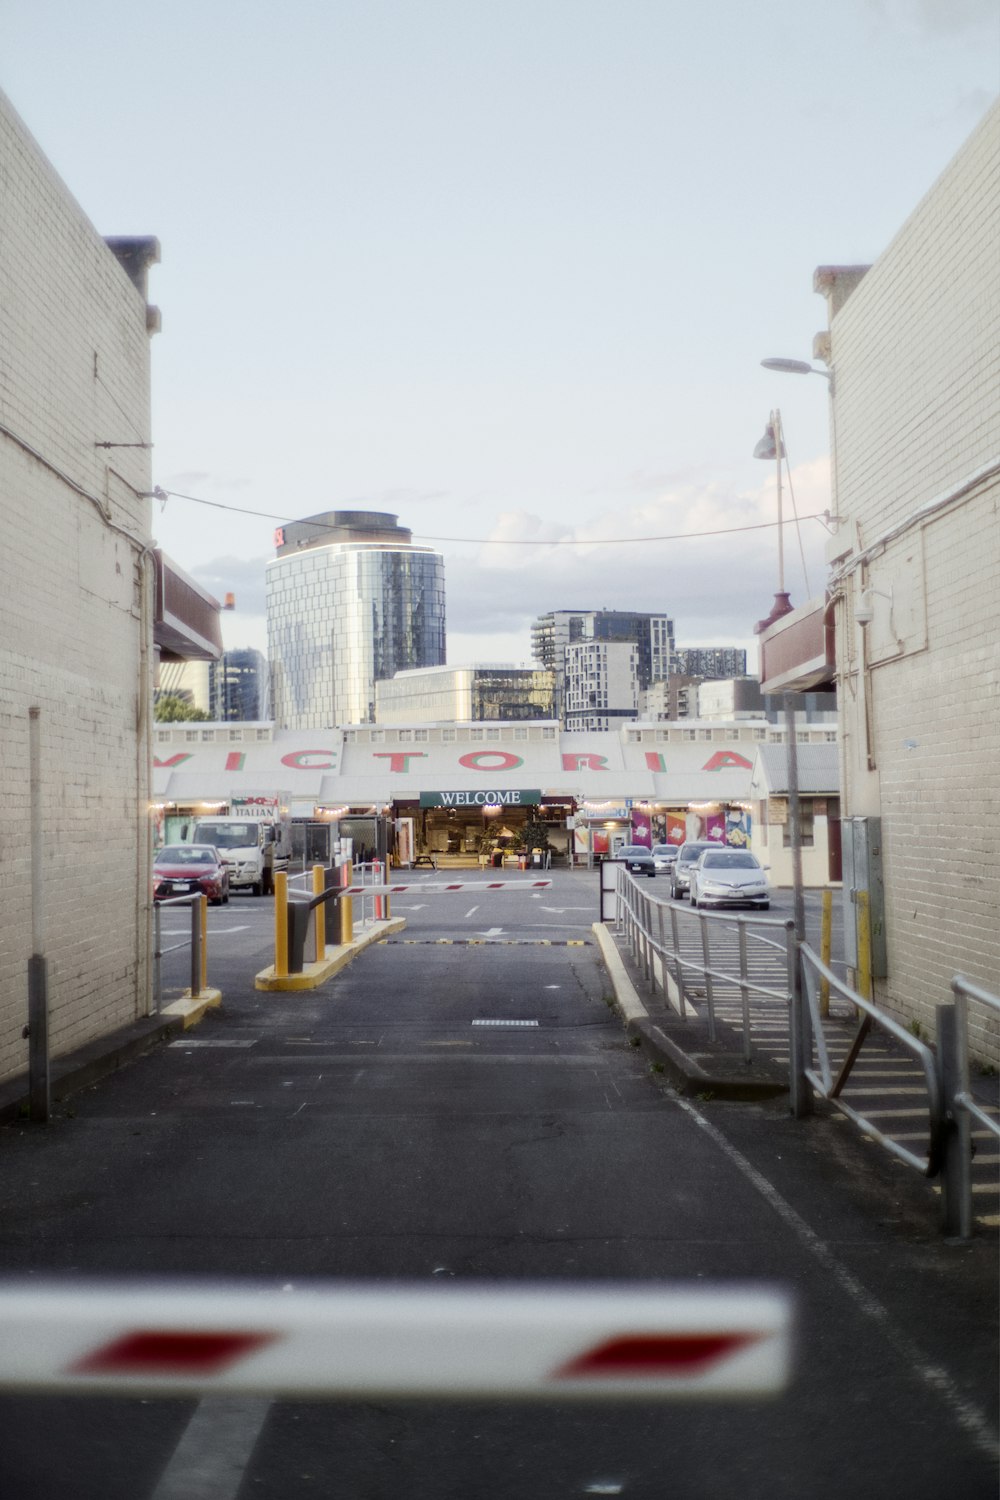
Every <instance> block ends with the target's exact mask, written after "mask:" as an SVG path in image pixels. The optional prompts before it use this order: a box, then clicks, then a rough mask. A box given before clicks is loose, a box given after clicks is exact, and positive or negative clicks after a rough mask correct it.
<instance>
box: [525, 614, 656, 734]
mask: <svg viewBox="0 0 1000 1500" xmlns="http://www.w3.org/2000/svg"><path fill="white" fill-rule="evenodd" d="M577 645H594V646H598V645H607V646H611V645H615V646H634V647H635V682H636V688H635V693H639V692H642V691H643V690H644V689H646V688H648V687H649V685H650V684H651V683H653V682H657V681H659V680H660V679H662V678H664V677H666V676H667V674H668V673H669V671H670V662H671V658H672V656H673V652H674V622H673V620H671V619H670V618H669V617H668V616H667V615H651V614H639V613H637V612H635V611H633V610H622V609H587V610H572V609H558V610H552V611H550V613H549V614H546V615H540V616H539V618H538V619H537V620H536V621H535V622H534V624H533V625H532V627H531V646H532V651H533V653H534V656H535V660H536V661H538V662H539V663H540V664H541V665H542V666H543V667H548V668H549V669H550V671H553V672H554V673H555V683H556V714H557V716H558V717H559V719H560V721H561V722H562V723H564V724H567V725H568V724H569V720H568V718H567V709H568V700H567V689H568V682H569V678H568V673H567V653H568V651H569V649H570V647H572V646H577ZM613 655H614V657H615V665H614V667H613V669H612V667H611V662H610V660H605V659H603V658H602V657H601V656H600V654H599V653H596V652H584V653H576V654H575V656H574V668H573V671H574V677H575V679H576V681H575V686H574V709H573V712H574V715H579V714H580V712H581V710H583V709H585V708H589V707H592V706H593V707H595V708H596V707H597V704H598V699H601V698H605V699H606V698H608V694H609V688H610V691H611V694H612V696H614V698H615V710H616V711H615V713H614V714H612V715H611V717H615V718H622V717H634V716H635V709H636V697H635V694H633V695H632V702H631V709H630V710H628V705H627V703H626V701H625V699H626V697H627V696H628V694H627V693H626V691H625V688H624V683H625V679H626V677H628V675H629V672H628V669H627V668H626V666H625V665H624V662H625V657H624V656H623V655H622V653H621V652H616V653H613ZM588 663H592V664H593V665H594V667H595V678H594V680H593V681H590V680H589V676H588ZM609 671H610V676H609ZM612 683H613V684H614V686H612ZM592 694H593V695H594V696H593V700H592V699H591V695H592ZM605 706H606V707H610V706H611V705H610V702H609V703H607V704H606V705H605ZM618 710H621V712H618ZM627 710H628V711H627ZM604 717H608V715H605V716H604ZM574 722H578V720H575V721H574ZM579 727H580V728H584V727H586V725H585V724H583V723H579ZM591 727H597V726H596V725H594V726H591ZM604 727H608V726H607V725H605V726H604Z"/></svg>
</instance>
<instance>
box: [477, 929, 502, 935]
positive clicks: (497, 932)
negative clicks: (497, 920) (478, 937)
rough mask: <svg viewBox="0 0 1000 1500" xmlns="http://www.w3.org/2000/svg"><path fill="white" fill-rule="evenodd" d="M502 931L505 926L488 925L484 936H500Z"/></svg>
mask: <svg viewBox="0 0 1000 1500" xmlns="http://www.w3.org/2000/svg"><path fill="white" fill-rule="evenodd" d="M502 932H503V928H502V927H487V929H486V931H485V932H484V933H483V934H482V936H483V937H499V936H500V934H501V933H502Z"/></svg>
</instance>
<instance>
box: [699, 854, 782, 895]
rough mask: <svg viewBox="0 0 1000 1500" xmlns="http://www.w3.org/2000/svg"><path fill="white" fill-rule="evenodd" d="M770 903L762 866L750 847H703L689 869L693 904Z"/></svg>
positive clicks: (769, 893)
mask: <svg viewBox="0 0 1000 1500" xmlns="http://www.w3.org/2000/svg"><path fill="white" fill-rule="evenodd" d="M770 904H771V892H770V890H769V889H768V884H767V876H766V875H765V874H764V866H763V865H762V864H761V862H760V860H759V859H758V858H757V856H756V854H751V853H750V850H749V849H719V848H715V849H706V851H705V853H704V854H703V855H702V856H701V858H700V859H699V860H698V862H697V863H696V864H695V865H694V867H693V869H692V871H691V905H692V906H756V907H759V908H760V909H761V910H762V911H767V909H768V907H769V906H770Z"/></svg>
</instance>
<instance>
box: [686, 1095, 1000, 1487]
mask: <svg viewBox="0 0 1000 1500" xmlns="http://www.w3.org/2000/svg"><path fill="white" fill-rule="evenodd" d="M676 1103H677V1106H678V1108H679V1109H682V1110H683V1111H684V1113H685V1114H687V1115H689V1116H690V1117H691V1119H693V1120H694V1121H695V1123H696V1124H697V1125H699V1126H700V1127H701V1129H702V1130H704V1131H705V1132H706V1134H707V1135H708V1136H709V1137H710V1138H711V1139H712V1140H713V1141H714V1142H715V1144H716V1145H717V1146H718V1148H719V1150H720V1151H721V1152H722V1153H723V1155H724V1156H727V1157H728V1158H729V1160H730V1161H731V1162H732V1163H733V1165H734V1166H735V1167H737V1168H738V1169H739V1171H740V1172H742V1174H743V1176H744V1177H746V1178H747V1179H748V1180H749V1181H750V1182H751V1183H752V1184H753V1186H754V1187H755V1188H756V1189H757V1191H758V1192H759V1193H760V1194H761V1196H762V1197H763V1198H764V1199H765V1200H766V1201H767V1202H768V1203H769V1204H770V1206H771V1207H772V1208H773V1209H774V1211H775V1213H776V1214H777V1215H778V1217H779V1218H780V1219H782V1220H783V1221H784V1223H785V1224H786V1225H787V1226H788V1228H789V1229H791V1231H792V1232H793V1234H795V1236H796V1237H797V1238H798V1239H799V1240H800V1241H801V1243H802V1244H803V1245H804V1246H805V1248H806V1250H808V1251H809V1253H810V1255H812V1256H813V1258H814V1259H815V1260H817V1261H818V1262H819V1263H820V1264H821V1265H822V1266H823V1268H824V1270H825V1271H827V1273H828V1274H829V1275H830V1276H832V1277H833V1279H834V1281H835V1282H836V1283H837V1285H838V1286H839V1287H840V1289H841V1290H842V1291H843V1292H845V1293H846V1294H847V1296H848V1297H849V1298H850V1299H851V1301H852V1302H853V1303H854V1305H855V1307H856V1308H857V1309H858V1311H859V1312H860V1313H862V1314H863V1315H864V1317H866V1318H868V1319H870V1321H871V1322H873V1323H875V1324H876V1325H877V1326H878V1329H879V1332H880V1334H881V1336H882V1338H883V1339H884V1340H885V1341H886V1343H888V1344H889V1345H891V1347H892V1348H893V1349H894V1351H895V1352H896V1354H897V1355H898V1356H899V1357H900V1358H901V1359H902V1360H904V1361H905V1363H906V1364H908V1365H909V1366H910V1368H911V1370H912V1371H913V1373H914V1375H916V1376H917V1378H918V1379H919V1380H921V1381H922V1382H923V1384H924V1385H925V1386H926V1387H927V1389H928V1390H929V1391H930V1392H931V1393H932V1394H933V1395H936V1396H939V1397H940V1398H941V1400H942V1401H943V1403H944V1405H945V1406H947V1407H948V1409H949V1410H950V1412H951V1414H952V1416H953V1417H954V1418H955V1420H956V1421H957V1423H958V1425H959V1427H961V1428H962V1429H963V1431H965V1432H966V1433H967V1434H968V1435H969V1437H970V1438H971V1439H972V1442H973V1444H974V1445H975V1447H976V1448H978V1450H979V1452H980V1453H983V1454H986V1455H987V1456H988V1457H989V1458H990V1459H991V1460H992V1461H993V1462H995V1461H996V1458H997V1450H998V1447H1000V1436H998V1434H997V1433H996V1432H995V1431H994V1429H993V1426H992V1423H991V1422H990V1419H989V1417H988V1416H987V1415H986V1413H985V1412H984V1411H981V1410H980V1408H979V1407H977V1406H976V1405H974V1403H973V1402H971V1401H969V1400H968V1399H967V1398H966V1396H965V1395H964V1394H963V1392H962V1390H961V1388H960V1387H959V1385H958V1383H957V1382H956V1381H955V1380H954V1379H953V1378H952V1377H951V1376H950V1375H949V1374H948V1372H947V1370H943V1369H942V1368H941V1367H940V1366H939V1365H932V1364H930V1363H929V1362H928V1360H927V1359H926V1358H925V1356H924V1354H923V1353H922V1351H921V1350H920V1349H919V1348H918V1346H917V1345H916V1344H914V1343H913V1342H912V1340H911V1339H910V1338H909V1337H908V1336H907V1335H906V1334H905V1333H903V1332H902V1331H901V1330H900V1329H898V1328H896V1326H895V1325H894V1324H893V1322H892V1319H891V1317H890V1314H889V1309H888V1308H887V1307H886V1306H885V1304H884V1303H882V1302H880V1301H879V1299H878V1298H877V1297H875V1296H874V1295H873V1294H872V1293H871V1292H869V1291H868V1289H867V1287H865V1286H864V1285H863V1283H862V1282H860V1281H859V1280H858V1278H857V1277H856V1276H855V1275H854V1273H853V1271H850V1270H848V1268H847V1267H846V1266H845V1265H844V1264H843V1262H842V1261H840V1260H838V1259H837V1257H836V1256H835V1255H834V1253H833V1251H832V1250H831V1249H830V1247H829V1245H828V1244H827V1243H826V1241H825V1240H822V1239H820V1237H819V1235H818V1234H817V1233H816V1231H815V1230H814V1229H811V1228H810V1226H809V1225H808V1224H807V1223H806V1221H805V1219H803V1218H802V1216H801V1214H799V1213H798V1212H797V1211H796V1210H795V1209H794V1208H793V1207H792V1205H791V1204H790V1203H789V1202H788V1201H787V1199H785V1198H783V1197H782V1196H781V1194H780V1193H779V1192H778V1189H777V1188H776V1187H775V1186H774V1184H773V1183H772V1182H770V1181H769V1180H768V1178H766V1177H765V1176H764V1174H763V1172H759V1171H758V1170H757V1168H756V1167H755V1166H754V1165H753V1163H752V1162H750V1161H749V1160H748V1158H747V1157H745V1156H744V1155H743V1153H742V1151H739V1150H737V1148H736V1147H735V1146H734V1145H733V1144H732V1142H731V1141H729V1140H727V1139H726V1137H725V1136H724V1135H723V1134H722V1131H721V1130H717V1129H716V1127H715V1126H714V1125H712V1124H711V1123H710V1121H708V1120H707V1119H706V1118H705V1116H704V1115H703V1114H701V1112H700V1111H699V1110H697V1109H695V1107H694V1105H693V1104H689V1103H688V1101H687V1100H686V1099H680V1098H679V1099H677V1101H676Z"/></svg>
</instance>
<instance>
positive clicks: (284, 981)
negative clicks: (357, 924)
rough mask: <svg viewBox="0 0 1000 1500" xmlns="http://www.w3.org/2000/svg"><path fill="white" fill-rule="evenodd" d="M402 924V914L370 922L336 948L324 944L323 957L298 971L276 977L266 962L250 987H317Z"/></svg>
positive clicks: (400, 927) (398, 930)
mask: <svg viewBox="0 0 1000 1500" xmlns="http://www.w3.org/2000/svg"><path fill="white" fill-rule="evenodd" d="M405 926H406V918H405V917H389V918H387V919H386V920H385V921H381V922H373V923H372V925H371V927H369V928H368V930H367V931H366V932H363V933H362V934H361V935H360V936H359V937H356V938H354V939H353V940H352V941H351V942H349V943H343V944H340V945H338V946H336V947H327V949H326V956H325V958H323V959H322V960H320V962H318V963H311V964H306V965H305V967H304V968H303V970H302V973H301V974H286V975H283V976H282V977H281V978H278V976H277V975H276V974H275V972H274V965H273V964H269V965H268V967H267V968H266V969H261V971H260V973H259V974H258V975H257V977H256V979H255V980H254V988H255V989H258V990H267V991H272V992H273V991H279V990H280V991H288V990H315V989H318V988H319V986H320V985H321V984H325V983H326V981H327V980H328V979H332V978H333V976H334V975H335V974H339V973H340V971H341V969H345V968H346V967H347V965H348V964H349V963H353V961H354V959H355V958H357V956H358V954H359V953H362V952H363V951H364V950H365V948H370V947H371V946H372V944H373V943H380V942H382V941H383V939H384V938H387V937H392V936H393V935H394V934H395V933H397V932H402V931H403V928H404V927H405Z"/></svg>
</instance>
